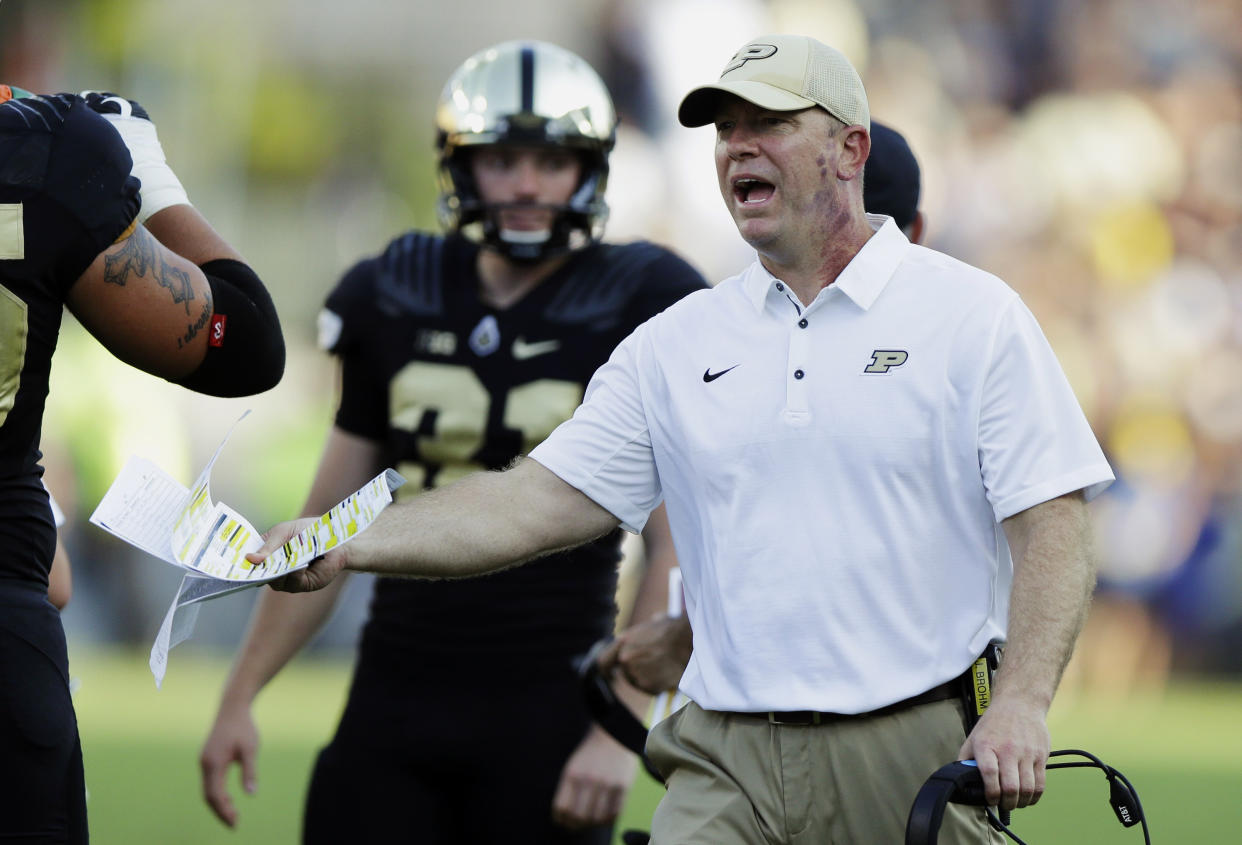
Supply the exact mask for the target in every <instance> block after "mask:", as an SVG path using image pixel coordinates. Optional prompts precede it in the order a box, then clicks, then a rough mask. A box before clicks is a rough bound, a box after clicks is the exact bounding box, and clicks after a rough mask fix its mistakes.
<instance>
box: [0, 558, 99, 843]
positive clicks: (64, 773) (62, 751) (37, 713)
mask: <svg viewBox="0 0 1242 845" xmlns="http://www.w3.org/2000/svg"><path fill="white" fill-rule="evenodd" d="M86 841H87V830H86V788H85V783H84V778H83V774H82V744H81V742H80V741H79V738H78V723H77V718H76V716H75V715H74V712H73V702H72V700H71V699H70V697H69V657H68V654H67V653H66V650H65V631H64V628H62V627H61V624H60V614H59V613H58V612H57V610H56V608H55V607H53V606H52V604H51V603H50V602H49V601H48V600H47V589H46V587H44V586H43V585H41V584H26V583H25V582H13V581H9V582H0V843H4V845H10V843H23V845H27V843H29V845H35V843H39V845H43V843H49V845H50V843H74V845H77V843H84V842H86Z"/></svg>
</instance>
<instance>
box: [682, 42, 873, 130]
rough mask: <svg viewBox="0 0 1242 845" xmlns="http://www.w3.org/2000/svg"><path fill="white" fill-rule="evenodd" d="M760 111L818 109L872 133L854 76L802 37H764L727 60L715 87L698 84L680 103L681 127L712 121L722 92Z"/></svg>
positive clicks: (841, 60)
mask: <svg viewBox="0 0 1242 845" xmlns="http://www.w3.org/2000/svg"><path fill="white" fill-rule="evenodd" d="M722 91H723V92H725V93H727V94H734V95H736V96H738V97H741V98H742V99H743V100H747V101H748V102H751V103H754V104H755V105H757V106H759V107H760V108H765V109H771V110H772V111H797V110H800V109H809V108H811V107H812V106H819V107H820V108H822V109H823V110H824V111H826V112H828V113H829V114H830V115H832V116H833V117H835V118H836V119H837V120H840V121H841V122H842V123H845V124H846V125H847V126H853V125H855V124H859V125H862V126H866V127H867V128H868V129H870V128H871V110H870V108H869V107H868V106H867V92H866V90H865V89H864V88H863V84H862V80H861V79H860V78H859V76H858V71H856V70H854V66H853V65H852V64H850V60H849V59H847V58H845V56H843V55H842V54H841V53H840V52H838V51H837V50H834V49H833V48H831V47H829V46H828V45H827V44H824V43H822V42H819V41H816V40H815V39H814V38H808V37H807V36H805V35H764V36H762V37H760V38H756V39H755V40H754V41H751V42H750V43H749V44H747V45H746V46H745V47H743V48H742V49H741V50H738V51H737V53H736V54H735V55H734V56H733V58H732V59H730V60H729V63H728V64H727V65H725V69H724V70H723V71H721V73H720V80H719V81H718V82H716V84H714V85H700V86H699V87H698V88H695V89H694V90H693V91H691V92H690V93H689V94H687V95H686V96H685V98H684V99H683V100H682V101H681V107H680V108H679V109H678V110H677V118H678V120H680V121H681V124H682V125H683V126H706V125H707V124H709V123H712V122H713V121H714V120H715V118H716V108H717V101H718V99H719V97H720V92H722Z"/></svg>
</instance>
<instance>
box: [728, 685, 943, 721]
mask: <svg viewBox="0 0 1242 845" xmlns="http://www.w3.org/2000/svg"><path fill="white" fill-rule="evenodd" d="M961 694H962V684H961V678H954V679H953V680H951V681H945V682H944V683H943V684H941V685H940V686H937V687H932V688H931V689H929V690H928V691H927V692H921V693H919V694H918V695H912V696H910V697H909V698H907V699H904V700H902V701H898V702H895V703H893V704H889V705H886V706H884V707H881V708H879V709H877V710H868V711H867V712H866V713H825V712H821V711H819V710H783V711H778V710H769V711H767V712H763V711H760V712H758V713H747V712H740V711H739V712H730V713H729V715H731V716H751V717H753V718H756V719H767V720H768V721H769V722H771V723H772V724H773V725H822V724H824V723H825V722H840V721H844V720H847V719H868V718H870V717H872V716H887V715H888V714H890V713H896V712H898V711H900V710H906V709H908V708H910V707H917V706H918V705H920V704H931V703H932V702H934V701H948V700H949V699H951V698H960V697H961Z"/></svg>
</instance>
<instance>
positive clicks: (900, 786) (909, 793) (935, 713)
mask: <svg viewBox="0 0 1242 845" xmlns="http://www.w3.org/2000/svg"><path fill="white" fill-rule="evenodd" d="M964 739H965V731H964V729H963V725H962V710H961V704H960V703H959V702H957V701H939V702H934V703H931V704H923V705H919V706H915V707H911V708H909V709H906V710H902V711H899V712H897V713H892V714H889V715H885V716H875V717H863V718H857V719H843V720H839V721H834V722H829V723H826V724H822V725H809V726H802V725H772V724H769V723H768V722H767V720H766V719H761V718H755V717H752V716H739V715H730V714H728V713H718V712H712V711H707V710H703V709H702V708H700V707H698V706H697V705H696V704H694V703H693V702H691V703H689V704H687V705H686V706H685V707H683V708H682V709H681V710H679V711H678V712H677V713H675V714H673V715H672V716H670V717H669V718H668V719H665V720H664V721H663V722H661V723H660V724H658V725H657V726H656V727H655V728H654V729H653V730H652V732H651V735H650V736H649V738H648V740H647V756H648V757H649V758H650V759H651V762H652V763H653V764H655V766H656V768H657V769H659V770H660V771H661V772H663V773H664V775H665V776H666V781H667V784H668V793H667V794H666V795H665V796H664V799H663V800H662V801H661V802H660V806H659V807H658V808H657V809H656V813H655V818H654V819H653V820H652V831H651V842H652V845H768V844H769V843H770V844H771V845H776V843H781V845H902V843H903V842H904V841H905V831H906V818H907V817H908V816H909V814H910V806H911V805H912V804H913V803H914V796H915V795H917V794H918V791H919V788H920V787H921V786H922V785H923V782H924V781H926V780H927V778H928V777H929V776H930V775H931V774H932V772H934V771H936V770H937V769H938V768H940V767H941V766H943V765H944V764H945V763H949V762H952V761H953V760H955V759H956V758H957V752H958V750H959V748H960V747H961V744H962V741H963V740H964ZM939 841H940V843H942V845H979V843H1002V842H1004V840H1003V839H1002V838H1001V835H1000V834H999V833H997V832H996V831H994V830H992V828H991V827H990V826H989V825H988V823H987V819H986V818H985V816H984V813H983V810H982V809H981V808H978V807H965V806H962V805H958V804H949V805H948V807H947V809H946V811H945V816H944V823H943V825H942V826H941V828H940V839H939Z"/></svg>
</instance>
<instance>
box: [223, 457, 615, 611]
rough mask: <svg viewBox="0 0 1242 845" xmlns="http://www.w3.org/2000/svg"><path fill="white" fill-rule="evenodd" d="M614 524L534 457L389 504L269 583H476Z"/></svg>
mask: <svg viewBox="0 0 1242 845" xmlns="http://www.w3.org/2000/svg"><path fill="white" fill-rule="evenodd" d="M309 524H310V521H309V520H302V521H295V522H284V523H281V524H280V525H277V526H276V527H274V528H272V530H271V531H269V532H268V539H267V542H265V543H264V544H263V547H262V548H261V549H259V550H258V551H257V552H255V553H253V554H250V555H247V558H248V559H250V560H251V561H254V562H258V561H260V560H263V559H264V558H266V557H267V556H268V555H269V554H271V553H272V552H273V551H274V550H275V549H278V548H280V546H282V545H283V544H284V543H286V542H287V541H288V540H289V538H290V537H292V536H293V535H294V534H296V533H297V532H298V531H299V530H301V529H303V528H305V527H306V526H308V525H309ZM619 524H620V521H619V520H618V519H617V518H616V517H615V516H613V515H612V514H611V513H609V512H608V511H607V510H605V509H604V508H602V507H600V506H599V505H598V504H596V503H595V502H594V501H592V500H591V499H590V498H588V497H587V496H586V495H585V494H584V493H582V491H580V490H578V489H577V488H575V487H573V486H571V485H570V484H567V483H566V482H565V481H563V480H561V478H560V477H558V476H557V475H556V474H555V473H553V472H552V471H551V470H549V469H547V468H546V467H544V466H543V465H542V464H540V463H539V462H538V461H536V460H533V459H531V458H523V459H521V460H519V461H518V462H517V463H516V464H514V465H513V467H511V468H510V469H507V470H505V471H503V472H479V473H475V474H473V475H470V476H467V477H466V478H463V479H462V480H460V481H457V482H455V483H453V484H449V485H447V486H445V487H441V488H439V489H436V490H431V491H429V492H427V493H424V494H422V495H420V496H418V497H416V498H414V499H412V500H410V501H408V502H401V503H399V504H395V505H391V506H389V507H388V508H387V509H385V510H384V511H383V512H382V513H381V514H380V515H379V516H378V517H377V518H376V520H375V521H374V522H373V523H372V524H371V526H370V527H369V528H368V529H367V530H366V531H364V532H362V533H361V534H359V535H358V536H356V537H354V538H353V539H352V540H350V541H349V542H348V543H345V544H344V545H341V546H338V547H337V548H335V549H333V550H332V551H330V552H328V554H326V555H324V556H323V557H322V558H319V559H318V560H317V561H315V562H314V563H312V564H311V565H310V566H309V567H307V568H306V569H300V570H298V571H296V572H291V573H289V574H288V575H286V576H284V577H283V578H280V579H277V580H276V581H273V582H271V584H272V586H273V587H276V588H277V589H282V590H287V591H290V592H305V591H308V590H319V589H322V588H323V587H325V586H326V585H327V584H328V583H330V582H331V581H332V579H333V578H335V577H336V575H337V574H338V573H340V572H341V570H343V569H353V570H358V571H363V572H375V573H378V574H381V575H412V576H420V577H424V578H463V577H467V576H471V575H482V574H483V573H486V572H494V571H496V570H498V569H504V568H506V567H509V566H512V565H515V564H518V563H523V562H525V561H528V560H532V559H533V558H536V557H540V556H542V555H545V554H550V553H552V552H556V551H561V550H564V549H570V548H574V547H575V546H580V545H582V544H583V543H586V542H589V541H591V540H594V539H595V538H597V537H602V536H603V535H604V534H607V533H608V532H609V531H611V530H613V529H614V528H616V527H617V526H618V525H619Z"/></svg>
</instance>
